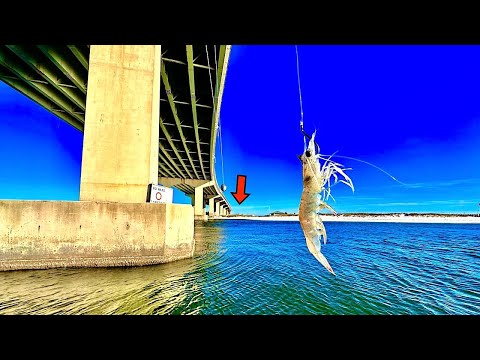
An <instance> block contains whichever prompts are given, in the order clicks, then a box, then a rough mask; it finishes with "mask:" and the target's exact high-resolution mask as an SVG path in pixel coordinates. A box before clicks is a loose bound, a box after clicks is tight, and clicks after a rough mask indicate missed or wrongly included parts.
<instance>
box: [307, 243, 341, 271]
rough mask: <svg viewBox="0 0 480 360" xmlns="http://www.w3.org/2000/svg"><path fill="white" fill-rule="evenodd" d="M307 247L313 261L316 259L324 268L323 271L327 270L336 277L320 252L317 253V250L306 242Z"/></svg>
mask: <svg viewBox="0 0 480 360" xmlns="http://www.w3.org/2000/svg"><path fill="white" fill-rule="evenodd" d="M307 247H308V250H309V251H310V253H312V255H313V256H314V257H315V259H317V260H318V261H319V262H320V264H322V265H323V266H324V267H325V269H327V270H328V271H329V272H330V273H332V274H333V275H335V276H336V275H337V274H335V272H334V271H333V269H332V267H331V266H330V263H329V262H328V260H327V258H326V257H325V256H324V255H323V254H322V253H321V252H320V251H318V249H317V248H316V247H315V245H314V244H313V243H312V242H311V241H307Z"/></svg>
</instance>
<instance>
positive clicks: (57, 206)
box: [0, 200, 195, 271]
mask: <svg viewBox="0 0 480 360" xmlns="http://www.w3.org/2000/svg"><path fill="white" fill-rule="evenodd" d="M0 219H2V221H1V222H0V271H5V270H25V269H48V268H58V267H110V266H140V265H153V264H160V263H166V262H170V261H175V260H179V259H184V258H190V257H192V256H193V252H194V249H195V240H194V216H193V207H192V206H190V205H186V204H155V203H143V204H135V203H114V202H94V201H21V200H18V201H17V200H6V201H0Z"/></svg>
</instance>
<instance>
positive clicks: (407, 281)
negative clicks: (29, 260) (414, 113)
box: [0, 220, 480, 315]
mask: <svg viewBox="0 0 480 360" xmlns="http://www.w3.org/2000/svg"><path fill="white" fill-rule="evenodd" d="M325 227H326V229H327V234H328V242H327V244H326V245H324V246H323V247H322V252H323V253H324V255H325V256H326V257H327V259H328V260H329V262H330V264H331V265H332V267H333V269H334V271H335V272H336V274H337V275H336V276H333V275H332V274H330V273H329V272H328V271H327V270H326V269H325V268H323V266H322V265H321V264H320V263H318V262H317V260H315V258H314V257H313V256H312V255H311V254H310V253H309V252H308V250H307V246H306V244H305V239H304V237H303V233H302V230H301V228H300V224H299V223H298V222H295V221H278V222H277V221H256V220H215V221H209V222H197V223H196V228H195V237H196V250H195V255H194V257H193V258H192V259H186V260H180V261H176V262H173V263H168V264H161V265H154V266H143V267H134V268H87V269H73V268H72V269H48V270H25V271H11V272H0V314H92V315H93V314H95V315H97V314H102V315H103V314H159V315H160V314H198V315H202V314H208V315H210V314H228V315H250V314H252V315H259V314H261V315H270V314H271V315H276V314H287V315H288V314H291V315H303V314H308V315H336V314H345V315H355V314H359V315H387V314H393V315H409V314H412V315H434V314H458V315H469V314H475V315H478V314H480V225H478V224H402V223H362V222H349V223H347V222H325Z"/></svg>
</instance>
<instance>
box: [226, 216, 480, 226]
mask: <svg viewBox="0 0 480 360" xmlns="http://www.w3.org/2000/svg"><path fill="white" fill-rule="evenodd" d="M320 217H321V219H322V221H345V222H348V221H350V222H359V221H360V222H401V223H443V224H448V223H451V224H480V217H479V216H473V215H469V216H467V215H463V216H452V215H446V216H442V215H441V214H438V215H437V214H436V215H431V214H428V215H405V214H399V215H396V214H395V215H380V214H379V215H376V214H372V215H336V216H335V215H320ZM223 219H227V220H263V221H299V220H298V216H228V217H224V218H223Z"/></svg>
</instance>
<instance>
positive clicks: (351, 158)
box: [322, 153, 408, 186]
mask: <svg viewBox="0 0 480 360" xmlns="http://www.w3.org/2000/svg"><path fill="white" fill-rule="evenodd" d="M322 156H327V155H322ZM330 157H340V158H344V159H350V160H355V161H359V162H362V163H364V164H367V165H370V166H373V167H374V168H375V169H378V170H380V171H381V172H383V173H384V174H386V175H387V176H389V177H390V178H391V179H393V180H395V181H396V182H398V183H399V184H402V185H405V186H408V185H407V184H405V183H403V182H401V181H400V180H397V179H396V178H395V177H394V176H393V175H391V174H389V173H388V172H386V171H385V170H383V169H382V168H380V167H378V166H377V165H374V164H372V163H369V162H368V161H365V160H360V159H357V158H353V157H350V156H344V155H335V153H333V154H332V155H330ZM322 160H324V159H322Z"/></svg>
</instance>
